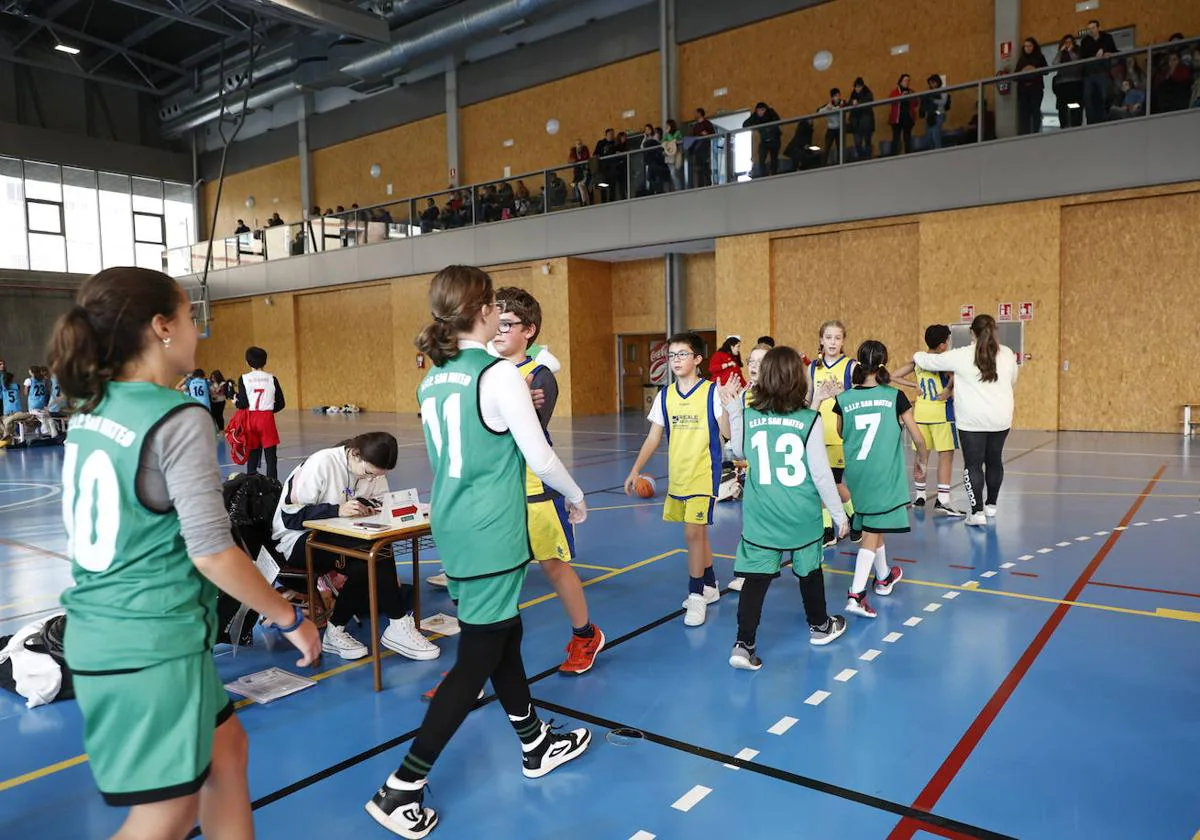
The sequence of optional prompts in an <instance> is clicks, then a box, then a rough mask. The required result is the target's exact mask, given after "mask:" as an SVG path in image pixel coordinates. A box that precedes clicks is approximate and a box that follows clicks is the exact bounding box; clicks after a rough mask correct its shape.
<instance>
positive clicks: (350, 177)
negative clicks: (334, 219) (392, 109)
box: [312, 114, 449, 215]
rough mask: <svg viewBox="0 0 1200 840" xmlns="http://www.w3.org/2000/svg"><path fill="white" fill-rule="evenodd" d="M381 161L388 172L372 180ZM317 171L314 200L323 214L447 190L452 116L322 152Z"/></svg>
mask: <svg viewBox="0 0 1200 840" xmlns="http://www.w3.org/2000/svg"><path fill="white" fill-rule="evenodd" d="M376 163H377V164H379V166H380V168H381V169H382V172H381V173H380V175H379V177H378V178H372V177H371V165H372V164H376ZM312 168H313V198H312V200H313V203H314V204H319V205H320V206H321V208H322V209H323V210H324V209H328V208H335V207H337V206H338V205H339V204H340V205H342V206H343V207H347V208H349V207H350V205H352V204H358V205H360V206H362V207H367V206H368V205H371V204H379V203H380V202H384V201H393V200H398V199H402V198H410V197H412V196H416V195H420V194H421V193H429V192H435V191H437V190H442V189H445V188H446V185H447V183H448V182H449V181H448V179H449V172H448V169H447V164H446V115H445V114H438V115H437V116H433V117H429V118H428V119H424V120H418V121H417V122H414V123H408V124H406V125H399V126H396V127H395V128H390V129H388V130H387V131H380V132H377V133H375V134H368V135H367V136H365V137H359V138H357V139H355V140H350V141H347V142H345V143H340V144H338V145H336V146H330V147H328V148H325V149H317V150H316V151H315V152H313V154H312ZM388 184H391V185H392V194H391V195H390V196H389V195H388V194H387V185H388ZM393 215H395V214H393Z"/></svg>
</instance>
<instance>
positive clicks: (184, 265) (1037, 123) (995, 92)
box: [163, 38, 1200, 277]
mask: <svg viewBox="0 0 1200 840" xmlns="http://www.w3.org/2000/svg"><path fill="white" fill-rule="evenodd" d="M1193 51H1197V52H1200V38H1191V39H1187V40H1183V41H1178V40H1177V41H1170V42H1166V43H1163V44H1156V45H1154V46H1150V47H1143V48H1139V49H1134V50H1127V51H1125V52H1121V53H1116V54H1113V55H1111V56H1106V57H1104V58H1102V59H1094V58H1093V59H1081V60H1077V61H1069V62H1063V63H1061V64H1051V65H1050V66H1048V67H1045V68H1036V69H1032V70H1027V71H1023V72H1020V73H1007V74H998V75H997V76H995V77H991V78H987V79H979V80H977V81H974V82H967V83H964V84H959V85H949V86H944V87H938V88H933V89H926V90H921V91H913V92H910V93H907V94H904V95H901V96H889V97H887V98H885V99H878V100H874V101H872V102H870V103H866V104H860V105H843V106H841V107H836V108H828V110H819V111H815V112H813V113H810V114H806V115H804V116H801V117H792V118H789V119H785V120H779V121H777V122H771V123H763V124H760V125H754V126H750V127H743V128H739V129H732V130H722V131H718V132H717V133H716V134H713V135H708V136H705V137H686V138H684V139H683V141H682V142H680V143H679V144H678V146H677V150H676V155H675V156H673V159H672V160H671V161H668V160H667V157H666V155H665V150H664V148H663V147H662V146H661V145H655V146H650V147H639V148H636V149H627V150H626V151H622V152H618V153H616V154H613V155H608V156H604V157H600V158H591V159H589V160H588V161H584V162H581V163H567V164H564V165H560V166H553V167H549V168H547V169H542V170H536V171H533V172H526V173H522V174H519V175H514V176H510V177H506V178H497V179H494V180H490V181H482V182H479V183H475V184H471V185H468V186H464V187H457V188H452V189H447V190H440V191H438V192H433V193H425V194H423V195H418V196H413V197H410V198H405V199H400V200H398V201H389V202H382V203H379V204H375V205H372V206H369V207H364V208H359V209H355V210H349V211H346V212H343V213H335V214H331V215H326V216H320V217H314V218H310V219H306V220H305V221H303V222H295V223H291V224H284V225H280V226H276V227H268V228H263V229H261V230H257V231H254V232H252V233H243V234H240V235H237V236H232V237H229V238H226V239H224V240H218V241H216V242H214V243H213V244H214V247H213V257H212V262H211V264H210V266H209V269H210V270H218V269H222V268H229V267H232V266H236V265H245V264H249V263H257V262H262V261H264V260H276V259H284V258H287V257H292V256H298V255H301V254H312V253H320V252H323V251H330V250H336V249H339V248H348V247H357V246H361V245H372V244H376V243H380V242H388V241H392V240H396V239H405V238H409V237H414V236H425V235H432V234H436V233H438V232H440V231H444V230H453V229H457V228H463V227H472V226H475V225H481V224H490V223H494V222H501V221H506V220H508V219H512V218H522V217H526V216H535V215H545V214H549V213H555V212H560V211H563V210H573V209H579V208H583V207H587V206H590V205H592V204H605V203H611V202H614V201H629V200H634V199H637V198H641V197H644V196H647V195H658V194H661V193H664V192H673V191H677V190H691V189H704V188H709V187H717V186H723V185H725V184H731V183H736V182H738V181H746V180H750V179H751V178H758V177H766V176H770V175H775V174H781V173H784V172H791V171H804V170H810V169H816V168H824V167H827V166H843V165H851V164H855V163H859V162H862V161H865V160H870V159H872V158H875V157H886V156H893V155H896V154H898V153H900V149H901V147H903V148H904V152H905V153H909V152H925V151H934V150H937V149H940V148H946V147H950V146H958V145H964V144H969V143H984V142H988V141H991V140H994V139H996V137H997V133H996V125H995V112H996V108H995V105H996V102H997V99H998V98H999V97H1005V96H1011V97H1012V98H1013V99H1014V100H1015V101H1016V103H1017V111H1018V115H1017V116H1018V132H1017V133H1019V134H1027V133H1042V132H1047V131H1053V130H1066V129H1072V128H1077V127H1079V126H1081V125H1083V124H1084V122H1085V119H1086V123H1087V124H1088V125H1095V124H1099V123H1103V122H1111V121H1114V120H1118V119H1139V118H1145V117H1146V116H1148V115H1151V114H1157V113H1163V112H1165V111H1172V110H1180V109H1184V108H1189V107H1200V100H1197V98H1196V88H1195V84H1196V78H1197V76H1200V64H1197V66H1195V67H1193V68H1190V79H1191V81H1190V82H1189V83H1188V84H1187V90H1186V91H1184V90H1183V89H1182V84H1181V83H1177V82H1176V81H1174V78H1173V77H1172V76H1171V75H1170V74H1171V73H1172V72H1176V73H1177V75H1179V76H1182V75H1184V74H1183V73H1182V71H1174V68H1176V67H1177V64H1178V63H1183V62H1182V60H1181V57H1182V56H1183V55H1184V54H1189V53H1191V52H1193ZM1172 54H1174V55H1175V56H1176V62H1175V63H1172V60H1171V56H1172ZM1139 59H1142V60H1144V66H1142V67H1140V68H1136V64H1137V62H1138V60H1139ZM1116 64H1120V65H1122V66H1123V67H1124V68H1125V70H1124V71H1114V70H1113V67H1114V65H1116ZM1063 71H1066V73H1067V75H1066V76H1062V77H1060V76H1059V74H1060V73H1062V72H1063ZM1137 71H1140V73H1141V79H1140V80H1138V79H1133V81H1134V82H1139V81H1140V84H1139V85H1136V86H1135V89H1136V90H1140V91H1141V92H1142V93H1143V94H1144V97H1145V98H1144V101H1143V102H1142V103H1141V104H1140V106H1138V107H1132V106H1131V107H1129V108H1126V107H1125V105H1124V103H1123V102H1122V103H1114V102H1113V101H1112V97H1113V94H1114V88H1116V87H1119V85H1118V83H1117V81H1116V78H1117V76H1118V75H1120V74H1121V73H1123V74H1125V75H1126V76H1127V77H1128V76H1129V75H1130V74H1132V73H1135V72H1137ZM1051 77H1054V78H1053V79H1051ZM1048 80H1049V81H1048ZM1047 87H1049V88H1050V89H1051V90H1052V91H1053V92H1054V95H1055V99H1056V102H1055V107H1054V109H1053V110H1052V111H1049V112H1047V111H1045V109H1044V107H1043V101H1044V99H1045V94H1044V91H1045V89H1046V88H1047ZM1032 92H1036V95H1035V94H1034V93H1032ZM943 95H945V96H948V97H949V108H945V107H939V103H938V101H936V100H934V99H933V97H934V96H939V97H940V96H943ZM1130 99H1131V100H1137V99H1140V97H1139V96H1137V95H1136V94H1135V95H1134V96H1133V97H1130ZM964 100H965V101H964ZM964 105H965V106H966V107H964ZM1032 106H1036V110H1034V109H1033V107H1032ZM905 111H907V112H908V114H907V118H905V116H904V115H905ZM963 115H970V116H969V118H968V119H966V120H965V121H963V120H962V116H963ZM821 127H824V129H825V131H824V134H823V135H818V129H819V128H821ZM917 129H922V130H921V131H919V132H918V131H917ZM889 131H890V136H887V137H884V138H882V139H878V140H877V138H876V134H880V133H887V132H889ZM789 136H790V139H786V142H785V138H789ZM746 139H748V140H749V141H750V144H751V148H752V149H753V155H752V158H753V163H752V165H751V166H750V168H741V167H739V164H738V161H737V160H736V157H737V156H736V155H735V150H736V149H737V148H738V147H739V146H740V144H741V142H744V141H745V140H746ZM627 142H629V143H632V142H639V143H640V142H641V141H640V138H638V137H636V136H634V137H630V138H629V139H628V141H627ZM741 157H742V159H743V161H744V160H745V158H746V155H745V154H743V155H742V156H741ZM527 182H528V183H527ZM531 185H532V186H531ZM206 252H207V243H198V244H197V245H193V246H190V247H188V248H175V249H171V250H168V251H166V252H164V255H163V263H164V270H165V271H166V272H167V273H168V274H171V275H173V276H177V277H178V276H183V275H186V274H198V273H201V272H202V271H203V270H204V258H205V254H206Z"/></svg>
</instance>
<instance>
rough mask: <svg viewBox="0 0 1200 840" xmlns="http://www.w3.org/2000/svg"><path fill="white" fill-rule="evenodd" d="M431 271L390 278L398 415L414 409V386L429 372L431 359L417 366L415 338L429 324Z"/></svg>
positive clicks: (413, 412) (412, 412)
mask: <svg viewBox="0 0 1200 840" xmlns="http://www.w3.org/2000/svg"><path fill="white" fill-rule="evenodd" d="M432 279H433V275H431V274H422V275H418V276H415V277H401V278H399V279H397V280H393V281H392V283H391V289H392V358H393V360H394V367H393V369H392V372H391V373H392V377H393V378H394V380H395V383H396V407H395V411H396V413H397V414H415V413H416V412H417V386H418V385H420V384H421V380H422V379H423V378H424V377H425V374H426V373H428V372H429V367H430V364H431V363H430V361H429V359H428V358H425V359H424V360H423V361H424V367H417V353H418V350H417V348H416V346H415V345H414V343H413V342H414V341H415V340H416V338H417V336H418V335H419V334H420V332H421V330H423V329H424V328H425V325H426V324H428V323H429V320H430V317H429V281H430V280H432Z"/></svg>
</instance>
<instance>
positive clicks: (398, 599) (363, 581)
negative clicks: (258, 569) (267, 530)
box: [287, 534, 412, 627]
mask: <svg viewBox="0 0 1200 840" xmlns="http://www.w3.org/2000/svg"><path fill="white" fill-rule="evenodd" d="M308 538H309V534H305V535H304V536H303V537H301V538H300V539H299V540H297V542H296V545H295V546H294V547H293V548H292V553H291V555H289V556H288V559H287V564H288V566H289V567H290V568H293V569H303V568H304V547H305V545H306V544H307V543H308ZM321 541H322V542H327V543H332V544H333V545H345V546H347V547H348V548H362V544H363V542H362V540H356V539H354V538H353V537H342V536H339V535H337V534H322V535H321ZM313 570H314V571H315V573H316V574H318V575H322V574H325V573H326V572H333V571H337V572H341V573H342V574H344V575H345V576H346V583H345V585H344V586H343V587H342V591H341V592H339V593H338V597H337V601H336V602H335V603H334V605H333V612H332V613H330V615H329V623H330V624H336V625H337V626H338V627H345V626H346V623H347V622H348V621H350V619H351V618H353V617H355V616H357V617H358V619H359V621H362V622H364V623H365V622H366V621H367V620H368V619H369V618H370V615H371V602H370V600H369V596H370V587H369V586H368V585H367V584H368V580H367V564H366V563H363V562H362V561H360V560H345V559H344V558H342V557H338V556H337V555H334V554H331V553H329V552H328V551H314V552H313ZM375 596H376V598H375V600H376V601H377V602H378V604H379V615H380V618H403V617H404V616H405V615H406V614H407V613H408V611H409V609H411V604H412V587H411V586H409V585H408V584H401V583H400V581H399V579H397V577H396V561H395V559H394V558H393V556H392V552H390V551H385V552H383V553H382V555H380V557H379V559H378V560H377V561H376V565H375Z"/></svg>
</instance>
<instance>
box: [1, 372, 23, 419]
mask: <svg viewBox="0 0 1200 840" xmlns="http://www.w3.org/2000/svg"><path fill="white" fill-rule="evenodd" d="M20 413H21V386H20V385H18V384H17V380H15V379H11V380H9V382H8V384H7V385H4V386H3V387H0V414H4V415H8V414H20Z"/></svg>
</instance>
